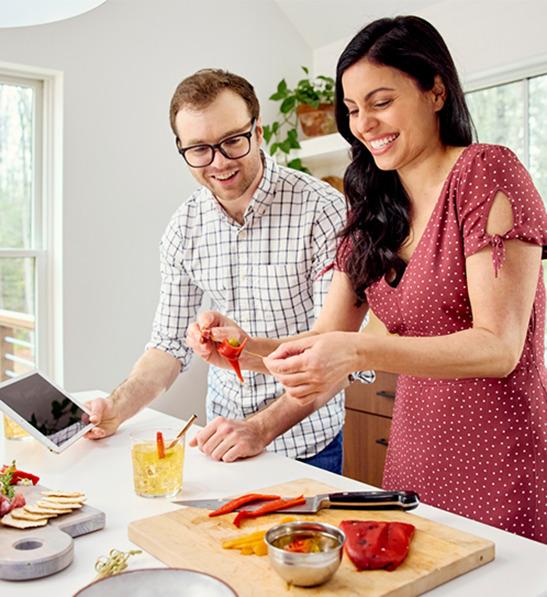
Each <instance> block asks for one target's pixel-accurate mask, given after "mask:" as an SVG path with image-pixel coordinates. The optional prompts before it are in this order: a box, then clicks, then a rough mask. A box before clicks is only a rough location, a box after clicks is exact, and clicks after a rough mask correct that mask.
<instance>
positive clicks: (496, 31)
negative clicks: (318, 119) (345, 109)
mask: <svg viewBox="0 0 547 597" xmlns="http://www.w3.org/2000/svg"><path fill="white" fill-rule="evenodd" d="M410 12H412V11H410ZM398 14H409V11H408V10H407V9H406V8H405V2H404V0H401V1H400V9H399V10H395V11H393V12H392V13H390V14H385V15H382V16H386V17H393V16H396V15H398ZM412 14H416V15H417V16H420V17H423V18H425V19H427V20H428V21H430V22H431V23H432V24H433V25H434V26H435V27H436V28H437V29H438V30H439V32H440V33H441V35H442V36H443V37H444V40H445V41H446V43H447V45H448V47H449V49H450V52H451V54H452V57H453V58H454V61H455V62H456V66H457V67H458V71H459V73H460V77H461V79H462V81H463V82H464V84H465V82H466V81H467V80H470V79H474V78H475V77H476V76H477V75H480V74H482V73H485V72H487V71H490V70H492V69H493V70H497V69H502V68H505V67H507V66H510V65H513V64H520V63H522V62H527V61H536V60H537V58H538V57H541V58H547V35H546V33H545V28H546V26H547V2H545V0H481V1H480V2H479V1H478V0H445V1H443V2H432V3H431V5H430V6H428V7H427V8H422V9H420V10H417V11H415V12H412ZM366 24H367V23H365V22H363V23H361V24H356V26H355V31H356V32H357V31H358V30H359V29H360V28H361V27H364V26H365V25H366ZM351 37H352V36H351V35H350V36H348V37H346V38H344V39H340V40H338V41H336V42H333V43H330V44H327V45H324V46H321V47H318V48H316V49H315V52H314V71H315V72H316V73H324V74H332V73H334V72H335V70H336V62H337V59H338V56H339V55H340V53H341V52H342V50H343V49H344V48H345V46H346V44H347V43H348V42H349V40H350V39H351ZM333 76H334V75H333Z"/></svg>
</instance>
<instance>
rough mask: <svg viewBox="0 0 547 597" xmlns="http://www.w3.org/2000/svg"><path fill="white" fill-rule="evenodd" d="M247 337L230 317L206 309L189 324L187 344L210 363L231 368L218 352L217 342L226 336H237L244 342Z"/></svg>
mask: <svg viewBox="0 0 547 597" xmlns="http://www.w3.org/2000/svg"><path fill="white" fill-rule="evenodd" d="M246 337H247V334H246V333H245V332H244V331H243V330H242V329H241V328H240V327H239V326H238V325H236V323H235V322H233V321H232V320H231V319H229V318H228V317H225V316H224V315H222V314H221V313H218V312H217V311H205V312H204V313H201V314H200V315H198V320H197V321H196V322H194V323H192V324H190V325H189V326H188V331H187V333H186V344H187V345H188V346H189V347H190V348H191V349H192V350H193V351H194V352H195V353H196V354H197V355H198V356H199V357H201V358H202V359H203V360H204V361H205V362H207V363H209V364H210V365H214V366H215V367H220V368H223V369H229V368H230V365H229V363H228V361H227V360H226V359H225V358H223V357H222V356H221V355H219V354H218V352H217V349H216V344H217V343H218V342H222V340H224V339H225V338H236V339H237V340H239V342H243V340H244V339H245V338H246ZM242 358H243V355H242Z"/></svg>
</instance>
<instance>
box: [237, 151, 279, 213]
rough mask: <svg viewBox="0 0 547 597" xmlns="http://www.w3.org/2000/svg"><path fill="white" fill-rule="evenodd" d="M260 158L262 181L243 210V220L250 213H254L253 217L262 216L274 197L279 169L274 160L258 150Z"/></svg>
mask: <svg viewBox="0 0 547 597" xmlns="http://www.w3.org/2000/svg"><path fill="white" fill-rule="evenodd" d="M260 157H261V158H262V165H263V166H264V172H263V174H262V180H261V181H260V183H259V185H258V187H257V189H256V191H255V193H254V195H253V196H252V198H251V201H250V202H249V205H248V206H247V209H246V210H245V218H246V217H247V214H250V213H254V215H255V216H260V215H262V214H263V213H264V212H265V211H266V209H267V208H268V206H269V205H270V204H271V203H272V201H273V199H274V197H275V188H276V184H277V178H278V176H279V168H278V166H277V164H276V162H275V160H274V159H273V158H272V157H271V156H269V155H268V154H266V153H264V152H263V151H262V150H260Z"/></svg>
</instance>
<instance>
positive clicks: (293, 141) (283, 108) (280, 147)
mask: <svg viewBox="0 0 547 597" xmlns="http://www.w3.org/2000/svg"><path fill="white" fill-rule="evenodd" d="M302 70H303V71H304V73H305V74H306V77H305V78H304V79H301V80H300V81H298V83H297V84H296V87H294V88H292V89H291V88H289V86H288V85H287V82H286V81H285V79H282V80H281V81H280V82H279V83H278V84H277V91H276V92H275V93H274V94H273V95H271V96H270V99H271V100H273V101H276V102H281V104H280V106H279V117H278V120H275V121H274V122H272V123H271V124H266V125H264V141H265V142H266V145H267V146H269V151H270V155H272V156H274V155H275V154H276V153H279V154H280V157H281V161H282V162H283V163H285V164H286V165H287V166H288V167H289V168H294V169H295V170H302V171H303V172H308V169H307V168H306V167H305V166H304V165H303V164H302V162H301V160H300V158H294V159H291V160H289V154H290V152H291V151H292V150H293V149H300V143H299V141H298V116H299V113H308V114H309V115H311V117H312V118H313V119H315V120H317V116H315V114H316V113H317V112H314V113H311V112H310V110H319V111H322V112H324V113H325V114H327V117H326V121H325V119H324V117H322V120H321V122H326V123H327V124H326V125H325V124H322V125H320V126H319V128H318V129H317V127H316V129H317V130H319V131H320V132H319V133H315V134H328V133H332V132H334V131H335V130H336V126H335V124H334V80H333V79H332V77H327V76H324V75H319V76H317V77H314V78H310V76H309V74H310V72H309V69H308V68H306V67H305V66H303V67H302ZM309 117H310V116H308V119H309ZM301 126H302V128H303V131H304V132H306V130H307V129H306V127H305V124H304V122H303V121H301ZM307 134H308V135H309V134H310V133H307ZM313 134H314V133H313V132H312V135H313Z"/></svg>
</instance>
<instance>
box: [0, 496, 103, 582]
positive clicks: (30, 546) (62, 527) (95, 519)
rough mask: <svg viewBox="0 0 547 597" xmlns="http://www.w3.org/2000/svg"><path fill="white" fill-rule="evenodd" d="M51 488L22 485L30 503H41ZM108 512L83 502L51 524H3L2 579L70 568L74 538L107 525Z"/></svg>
mask: <svg viewBox="0 0 547 597" xmlns="http://www.w3.org/2000/svg"><path fill="white" fill-rule="evenodd" d="M47 489H48V488H47V487H43V486H41V485H36V486H28V487H27V486H18V487H17V489H16V491H17V492H18V493H19V492H22V493H23V495H24V496H25V500H26V502H27V504H30V503H34V502H37V501H38V500H39V499H40V498H41V497H43V496H41V495H40V492H41V491H47ZM104 523H105V515H104V512H101V511H100V510H96V509H95V508H92V507H91V506H87V505H83V506H82V507H81V508H79V509H78V510H73V511H72V512H71V513H70V514H62V515H59V516H58V517H56V518H50V519H49V521H48V523H47V525H46V526H43V527H35V528H31V529H14V528H11V527H7V526H4V525H2V524H0V579H3V580H29V579H32V578H41V577H43V576H48V575H50V574H54V573H55V572H59V571H60V570H63V569H64V568H66V567H67V566H68V565H69V564H70V563H71V562H72V558H73V556H74V545H73V543H74V541H73V539H72V538H73V537H78V536H80V535H85V534H87V533H91V532H93V531H98V530H99V529H102V528H104Z"/></svg>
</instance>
